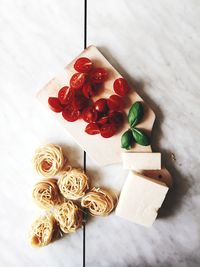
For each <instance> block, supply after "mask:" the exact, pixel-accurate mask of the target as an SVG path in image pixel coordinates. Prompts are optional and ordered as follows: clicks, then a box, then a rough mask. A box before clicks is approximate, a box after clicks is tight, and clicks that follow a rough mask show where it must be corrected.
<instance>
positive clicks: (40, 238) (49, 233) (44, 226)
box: [29, 215, 56, 247]
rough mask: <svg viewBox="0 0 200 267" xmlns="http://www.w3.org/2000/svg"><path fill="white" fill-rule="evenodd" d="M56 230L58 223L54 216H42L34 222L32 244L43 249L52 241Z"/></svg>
mask: <svg viewBox="0 0 200 267" xmlns="http://www.w3.org/2000/svg"><path fill="white" fill-rule="evenodd" d="M55 229H56V221H55V219H54V217H53V216H51V215H45V216H41V217H39V218H38V219H36V220H35V221H34V223H33V224H32V226H31V229H30V231H29V240H30V244H31V245H32V246H35V247H43V246H46V245H48V244H49V243H50V242H51V241H52V237H53V233H54V231H55Z"/></svg>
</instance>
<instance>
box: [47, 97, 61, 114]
mask: <svg viewBox="0 0 200 267" xmlns="http://www.w3.org/2000/svg"><path fill="white" fill-rule="evenodd" d="M48 104H49V107H50V109H52V110H53V111H54V112H57V113H59V112H61V111H63V105H62V104H61V103H60V100H59V99H58V98H57V97H49V99H48Z"/></svg>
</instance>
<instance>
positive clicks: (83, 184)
mask: <svg viewBox="0 0 200 267" xmlns="http://www.w3.org/2000/svg"><path fill="white" fill-rule="evenodd" d="M58 186H59V189H60V192H61V193H62V194H63V196H64V197H65V198H67V199H72V200H76V199H79V198H81V197H83V196H84V195H85V192H86V190H87V189H88V188H89V186H88V177H87V175H86V174H85V172H84V171H83V170H81V169H76V168H70V169H69V170H68V171H65V172H62V173H61V177H60V178H59V180H58Z"/></svg>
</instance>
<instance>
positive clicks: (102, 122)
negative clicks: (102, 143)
mask: <svg viewBox="0 0 200 267" xmlns="http://www.w3.org/2000/svg"><path fill="white" fill-rule="evenodd" d="M107 122H109V117H108V116H103V117H101V118H100V119H99V120H98V124H100V125H103V124H106V123H107Z"/></svg>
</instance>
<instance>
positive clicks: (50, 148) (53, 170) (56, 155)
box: [33, 144, 65, 177]
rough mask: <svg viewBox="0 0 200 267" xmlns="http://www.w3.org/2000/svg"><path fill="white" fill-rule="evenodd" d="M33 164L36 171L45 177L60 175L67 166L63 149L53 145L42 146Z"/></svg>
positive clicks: (37, 151) (36, 153)
mask: <svg viewBox="0 0 200 267" xmlns="http://www.w3.org/2000/svg"><path fill="white" fill-rule="evenodd" d="M33 164H34V167H35V169H36V171H37V172H38V173H39V174H40V175H42V176H44V177H52V176H54V175H56V174H58V173H59V172H60V171H61V170H62V168H63V166H64V164H65V158H64V155H63V151H62V148H61V147H60V146H58V145H53V144H47V145H43V146H40V147H39V148H38V149H37V150H36V151H35V155H34V158H33Z"/></svg>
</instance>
